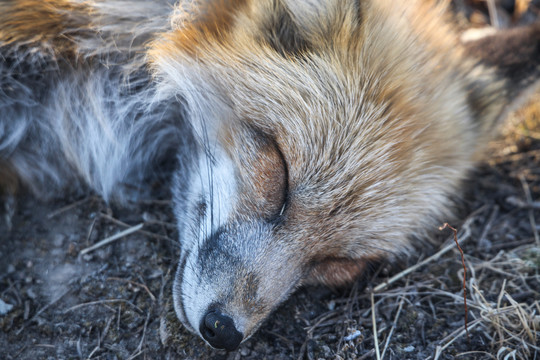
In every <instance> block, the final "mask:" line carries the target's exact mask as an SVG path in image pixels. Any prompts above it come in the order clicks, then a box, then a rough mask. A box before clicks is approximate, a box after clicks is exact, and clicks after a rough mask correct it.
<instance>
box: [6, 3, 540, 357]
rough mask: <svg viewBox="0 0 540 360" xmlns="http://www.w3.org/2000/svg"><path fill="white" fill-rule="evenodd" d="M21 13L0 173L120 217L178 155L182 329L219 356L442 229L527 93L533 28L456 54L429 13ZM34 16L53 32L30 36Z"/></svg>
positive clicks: (423, 9) (377, 7)
mask: <svg viewBox="0 0 540 360" xmlns="http://www.w3.org/2000/svg"><path fill="white" fill-rule="evenodd" d="M25 3H29V1H22V0H21V1H2V2H0V10H2V11H0V13H2V14H10V15H9V18H10V19H20V20H19V21H18V22H17V21H16V20H11V21H7V19H8V15H0V24H3V25H0V46H1V47H0V51H2V53H6V54H7V56H6V57H5V59H6V60H3V61H4V62H3V63H2V65H1V67H0V72H1V73H3V74H4V77H6V75H5V74H7V79H8V84H10V86H9V87H4V85H2V87H3V92H2V97H0V106H1V107H2V108H4V109H7V114H8V115H7V116H2V118H0V156H1V158H0V159H1V162H0V164H2V163H6V166H9V167H10V169H14V171H15V172H16V173H17V174H18V176H19V178H20V179H21V180H22V182H23V183H26V184H27V185H28V186H30V187H31V188H33V189H34V190H35V191H36V192H37V193H39V192H40V189H41V188H42V187H43V185H44V184H47V183H48V181H50V179H53V180H54V183H55V184H65V183H66V180H65V179H70V178H77V179H82V180H83V183H85V184H87V185H88V186H90V187H91V188H93V189H94V190H96V191H98V192H99V193H101V194H102V195H103V196H104V197H105V198H107V199H109V198H111V199H114V198H117V199H120V200H123V199H126V195H125V194H124V190H123V187H122V184H124V183H126V182H127V183H136V184H144V180H145V179H147V178H148V177H149V176H151V175H152V173H153V172H154V166H156V165H157V164H161V163H163V162H164V161H166V160H167V159H169V158H170V155H171V152H176V163H177V165H176V166H177V169H176V170H175V171H174V172H173V173H169V172H167V171H166V170H164V171H165V174H166V176H168V177H170V178H172V181H171V189H172V190H171V196H172V198H173V203H174V211H175V215H176V218H177V221H178V227H179V234H180V243H181V255H180V259H179V266H178V270H177V273H176V277H175V282H174V288H173V298H174V306H175V310H176V313H177V314H178V317H179V318H180V319H181V320H182V322H183V323H184V325H185V326H186V327H187V328H188V329H190V330H191V331H193V332H195V333H197V334H199V335H200V336H202V337H203V338H204V339H205V340H206V341H207V342H208V343H209V344H210V345H212V346H214V347H217V348H224V349H228V350H232V349H235V348H236V347H237V346H238V345H239V344H240V343H241V341H243V340H245V339H247V338H248V337H249V336H251V335H252V334H253V333H254V332H255V331H256V330H257V328H258V327H259V326H260V325H261V324H262V322H263V321H264V319H265V318H267V317H268V315H269V314H270V313H271V312H272V311H273V310H274V309H275V308H276V307H277V306H279V304H281V303H282V302H283V301H284V300H285V299H286V298H287V297H288V296H289V295H290V294H291V292H293V291H294V290H295V289H296V288H297V287H299V286H301V285H304V284H315V283H323V284H326V285H329V286H340V285H342V284H346V283H348V282H351V281H353V280H354V279H356V278H357V277H358V276H359V275H361V273H362V271H363V270H364V269H365V267H366V264H368V263H369V262H372V261H374V260H379V259H393V258H396V257H399V256H403V255H406V254H407V253H408V252H409V251H410V243H411V239H416V238H421V237H423V236H425V233H426V232H429V231H430V230H431V229H433V228H435V227H436V226H437V225H439V224H440V223H441V221H442V220H443V219H445V218H447V217H448V216H450V214H451V208H452V202H451V198H452V196H454V195H455V194H456V193H458V192H459V187H460V185H461V182H462V181H463V179H464V178H465V177H466V176H467V173H468V171H469V170H470V169H471V168H472V167H473V166H474V164H475V163H476V162H477V161H478V160H480V159H482V157H483V156H484V152H485V145H486V143H487V142H488V140H489V139H490V138H492V136H493V134H494V133H496V128H497V125H498V124H499V123H500V120H501V119H502V118H504V115H505V113H506V112H507V111H508V110H509V108H510V106H511V105H512V103H513V102H514V101H515V99H516V98H517V97H519V95H521V94H522V93H523V92H524V91H525V90H526V89H529V88H530V87H532V86H533V85H534V84H535V83H536V79H537V77H538V74H539V65H540V46H539V44H540V28H539V27H538V26H533V27H530V28H526V29H521V30H519V31H510V32H508V33H505V34H503V35H501V36H497V37H494V38H489V39H483V40H479V41H476V42H471V43H468V44H466V45H463V44H461V43H460V42H459V41H458V39H457V36H456V35H455V34H454V33H453V31H452V30H451V28H450V26H449V25H447V21H446V19H445V15H444V10H443V8H441V7H438V6H435V5H433V4H431V3H429V2H427V1H410V0H408V1H403V2H402V1H397V2H396V1H389V0H388V1H387V0H377V1H376V0H362V1H357V0H356V1H353V0H339V1H338V0H325V1H321V0H304V1H293V0H258V1H254V0H252V1H250V0H228V1H226V0H222V1H207V0H206V1H203V0H201V1H184V2H180V3H179V4H177V5H176V7H175V8H174V11H172V12H171V14H170V18H169V20H168V21H166V20H165V19H167V18H168V16H169V4H167V2H162V3H160V5H162V6H161V7H157V8H154V6H153V5H152V6H149V8H152V11H149V12H150V14H151V15H148V17H146V15H143V14H142V12H143V11H144V9H146V8H147V6H145V4H146V2H145V1H96V2H91V3H86V2H78V1H68V0H63V1H60V0H56V1H42V2H40V4H42V5H36V6H35V8H34V9H30V7H29V6H26V7H24V8H23V7H22V4H25ZM43 4H44V5H43ZM129 5H132V6H137V7H136V9H141V14H140V16H141V17H140V18H139V17H138V16H135V17H133V18H129V17H126V18H122V17H121V16H120V14H122V11H123V9H124V6H129ZM43 6H44V7H45V8H46V9H45V10H42V7H43ZM171 6H172V5H171ZM40 9H41V10H40ZM38 10H40V11H49V12H52V13H53V14H55V16H56V17H48V18H49V19H51V20H50V21H51V22H52V23H47V24H42V25H40V26H38V27H37V29H35V28H34V29H29V28H28V27H26V26H24V24H23V21H22V20H21V19H25V17H27V16H29V14H33V13H34V11H38ZM111 14H112V15H111ZM115 14H118V17H116V18H115V17H114V15H115ZM17 16H18V17H17ZM135 24H143V30H139V31H137V32H136V33H135V34H131V32H132V30H133V29H137V26H136V25H135ZM66 34H68V36H66ZM103 34H104V35H103ZM115 44H117V46H114V45H115ZM505 44H506V45H505ZM508 44H511V45H512V46H513V47H514V49H513V51H508V47H509V45H508ZM499 45H500V47H499ZM40 66H43V67H44V69H45V70H47V71H48V72H45V73H44V71H43V70H44V69H43V68H40ZM14 68H16V69H17V71H16V72H15V71H14V70H13V69H14ZM4 89H9V91H11V92H12V93H9V94H7V95H6V90H4ZM40 92H46V93H47V95H43V94H41V95H39V96H38V95H36V94H39V93H40ZM62 186H64V185H62ZM62 186H60V188H62Z"/></svg>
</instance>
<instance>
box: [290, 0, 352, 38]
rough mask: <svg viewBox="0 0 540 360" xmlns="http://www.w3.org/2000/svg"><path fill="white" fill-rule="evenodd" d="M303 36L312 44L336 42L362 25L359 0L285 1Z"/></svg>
mask: <svg viewBox="0 0 540 360" xmlns="http://www.w3.org/2000/svg"><path fill="white" fill-rule="evenodd" d="M283 1H284V3H285V5H286V6H287V8H288V9H289V10H290V13H291V16H292V18H293V20H294V22H295V23H296V24H297V25H298V28H299V30H300V31H301V35H302V36H303V37H304V38H305V39H307V40H308V41H309V42H310V43H314V44H317V43H318V41H321V40H322V41H324V40H326V41H328V40H335V38H336V37H337V36H339V34H340V33H342V32H348V33H349V34H350V33H351V32H352V31H353V30H354V29H355V28H357V27H358V25H359V24H360V13H361V9H360V1H358V0H305V1H298V0H283Z"/></svg>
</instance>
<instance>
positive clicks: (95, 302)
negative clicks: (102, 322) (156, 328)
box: [64, 299, 144, 314]
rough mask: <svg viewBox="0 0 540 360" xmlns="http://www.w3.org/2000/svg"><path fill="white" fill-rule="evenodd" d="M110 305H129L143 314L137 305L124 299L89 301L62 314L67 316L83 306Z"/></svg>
mask: <svg viewBox="0 0 540 360" xmlns="http://www.w3.org/2000/svg"><path fill="white" fill-rule="evenodd" d="M111 303H112V304H114V303H124V304H127V305H130V306H131V307H133V308H134V309H135V310H137V312H138V313H140V314H144V311H142V310H141V308H140V307H138V306H137V305H135V304H133V303H131V302H129V301H127V300H125V299H108V300H98V301H90V302H87V303H82V304H78V305H75V306H72V307H70V308H69V309H66V310H64V314H67V313H68V312H70V311H73V310H77V309H79V308H82V307H84V306H91V305H102V304H111Z"/></svg>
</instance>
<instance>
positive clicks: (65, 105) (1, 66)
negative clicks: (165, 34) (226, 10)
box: [0, 1, 189, 202]
mask: <svg viewBox="0 0 540 360" xmlns="http://www.w3.org/2000/svg"><path fill="white" fill-rule="evenodd" d="M171 8H172V6H171V4H169V2H168V1H161V2H155V3H153V4H149V3H148V2H147V1H111V2H103V1H99V2H95V3H94V9H93V11H95V13H93V14H72V16H74V17H75V16H77V17H78V21H79V22H81V23H82V24H86V23H87V22H88V23H90V25H88V26H89V30H86V31H84V32H80V31H79V32H78V31H77V29H72V30H71V29H67V30H66V31H68V32H70V33H72V34H73V37H72V38H70V40H66V41H73V42H74V45H72V46H74V48H75V51H76V53H75V54H69V53H68V54H65V53H58V52H57V51H55V49H54V48H53V47H52V45H51V43H48V42H33V43H27V44H21V43H20V42H19V43H5V41H4V43H2V40H3V39H2V38H1V37H0V54H1V55H2V57H1V60H0V79H1V80H0V81H1V90H0V114H1V118H0V157H1V158H3V159H7V160H8V162H9V163H10V164H11V165H12V167H13V168H14V169H15V170H16V171H17V173H18V175H19V177H20V178H21V180H22V181H23V182H24V183H25V184H26V185H28V186H29V187H30V188H31V189H32V190H33V191H34V192H35V193H36V194H38V195H39V196H41V197H44V198H47V197H50V196H51V195H52V196H54V195H58V194H59V191H60V190H66V189H67V188H68V186H69V187H71V188H72V189H73V188H77V187H78V186H75V187H73V182H75V183H77V182H78V183H79V184H80V185H79V186H81V185H83V184H86V185H88V186H89V187H90V188H91V189H93V190H94V191H96V192H97V193H98V194H100V195H102V196H103V197H104V198H105V199H106V200H111V199H114V200H116V201H120V202H126V201H127V200H129V197H130V196H131V195H130V194H129V192H126V191H125V190H126V189H127V188H130V187H134V188H136V189H139V190H140V187H141V186H142V185H143V183H144V182H145V181H146V180H148V179H149V178H151V177H153V176H154V175H157V174H155V172H156V171H157V167H158V166H157V165H160V163H162V162H163V161H164V160H165V159H164V157H165V156H166V155H171V152H174V151H176V150H177V149H178V147H179V146H182V144H185V143H186V140H185V139H186V138H187V137H189V131H188V130H186V129H184V128H185V126H184V125H183V117H184V114H183V110H182V106H181V105H180V103H179V102H178V101H177V100H176V99H174V98H173V99H163V98H160V96H159V94H158V92H157V91H156V88H155V84H153V83H152V81H151V75H150V73H149V71H148V69H147V64H146V59H145V56H144V50H145V43H146V42H147V41H149V40H151V39H152V38H153V36H154V34H155V33H157V32H158V31H163V30H166V28H167V26H168V22H167V20H166V19H167V17H168V14H169V12H170V9H171ZM126 9H130V13H131V14H135V15H134V16H133V17H132V18H129V17H127V16H126V15H125V13H126ZM85 16H87V17H88V19H85V18H84V17H85ZM85 26H86V25H85ZM81 27H82V26H81ZM4 37H6V36H5V35H4ZM173 158H174V157H173ZM126 185H127V187H126ZM131 193H132V191H131Z"/></svg>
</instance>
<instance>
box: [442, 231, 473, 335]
mask: <svg viewBox="0 0 540 360" xmlns="http://www.w3.org/2000/svg"><path fill="white" fill-rule="evenodd" d="M446 228H449V229H451V230H452V231H453V232H454V241H455V242H456V245H457V247H458V249H459V253H460V254H461V263H462V264H463V302H464V306H465V331H466V332H467V339H468V340H469V341H470V340H471V338H470V337H469V329H468V328H467V317H468V313H469V310H468V309H467V266H465V254H463V249H461V246H459V242H458V239H457V230H456V229H455V228H453V227H452V226H450V225H449V224H448V223H444V225H443V226H442V227H440V228H439V230H441V231H442V230H444V229H446Z"/></svg>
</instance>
